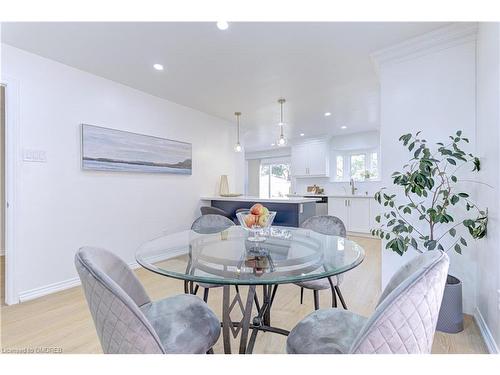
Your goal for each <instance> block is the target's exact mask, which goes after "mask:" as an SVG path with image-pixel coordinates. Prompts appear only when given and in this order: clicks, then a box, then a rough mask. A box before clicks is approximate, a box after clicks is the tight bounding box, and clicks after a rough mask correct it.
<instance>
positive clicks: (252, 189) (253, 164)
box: [245, 159, 260, 197]
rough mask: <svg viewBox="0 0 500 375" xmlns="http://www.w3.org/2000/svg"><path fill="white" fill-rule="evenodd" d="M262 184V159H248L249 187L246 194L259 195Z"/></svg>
mask: <svg viewBox="0 0 500 375" xmlns="http://www.w3.org/2000/svg"><path fill="white" fill-rule="evenodd" d="M259 184H260V159H250V160H247V189H246V191H245V193H246V195H250V196H253V197H257V196H258V195H259V191H260V189H259Z"/></svg>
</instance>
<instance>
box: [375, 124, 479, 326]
mask: <svg viewBox="0 0 500 375" xmlns="http://www.w3.org/2000/svg"><path fill="white" fill-rule="evenodd" d="M449 138H450V141H449V142H448V143H447V144H445V143H441V142H440V143H437V144H436V146H434V147H431V146H430V145H429V143H427V141H426V140H425V139H422V138H421V137H420V132H417V133H416V134H415V135H413V134H404V135H402V136H401V137H400V138H399V140H400V141H401V142H402V143H403V145H404V146H405V147H406V148H408V151H409V152H410V153H411V159H410V161H409V162H408V164H406V165H405V166H403V170H402V171H397V172H394V173H393V174H392V178H393V183H394V185H395V186H397V187H398V188H400V189H401V190H402V191H401V192H400V193H399V194H391V193H389V192H385V189H386V188H384V189H382V190H381V191H379V192H377V193H376V194H375V199H376V200H377V202H378V203H379V204H381V205H383V206H384V207H386V209H387V211H386V212H385V213H384V214H383V215H378V216H377V217H376V218H375V220H376V221H377V222H379V223H381V226H380V227H379V228H377V229H373V230H372V234H373V235H376V236H379V237H380V238H381V239H385V240H386V241H387V244H386V248H387V249H390V250H392V251H394V252H396V253H398V254H399V255H403V254H404V253H405V252H406V251H407V250H408V248H409V247H412V248H414V249H415V250H416V251H418V252H424V251H427V250H434V249H438V250H443V251H449V250H451V249H453V250H454V251H455V252H457V253H459V254H461V253H462V248H464V247H467V240H466V239H465V237H466V236H467V235H466V234H465V233H461V232H468V234H469V236H470V237H471V238H473V239H476V240H477V239H481V238H483V237H484V236H485V235H486V232H487V226H488V210H487V209H481V208H479V207H478V206H477V204H476V203H474V202H473V201H472V200H471V198H470V196H469V193H467V192H465V191H464V190H465V187H464V183H466V182H476V181H475V180H473V179H467V178H466V177H460V176H459V175H457V174H456V172H457V170H459V169H461V168H462V169H463V167H465V166H470V167H471V171H472V172H479V171H480V170H481V162H480V160H479V158H478V157H476V156H474V155H473V154H471V153H466V152H464V151H463V150H462V148H461V147H463V145H464V144H465V143H469V140H468V139H467V138H465V137H464V136H463V135H462V131H460V130H459V131H457V132H456V133H455V134H454V135H451V136H450V137H449ZM465 229H466V231H465ZM455 280H458V279H457V278H455V277H453V276H449V277H448V280H447V284H446V288H445V292H444V298H443V305H442V307H441V312H440V314H439V320H438V325H437V327H438V328H437V329H438V330H440V331H444V332H448V333H456V332H460V331H462V330H463V314H462V292H461V286H462V284H461V282H460V281H459V280H458V281H459V282H458V283H457V282H455Z"/></svg>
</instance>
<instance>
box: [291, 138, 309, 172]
mask: <svg viewBox="0 0 500 375" xmlns="http://www.w3.org/2000/svg"><path fill="white" fill-rule="evenodd" d="M291 160H292V165H291V167H292V175H293V176H306V175H307V174H308V173H307V172H308V170H307V166H308V155H307V145H305V144H301V145H296V146H293V147H292V157H291Z"/></svg>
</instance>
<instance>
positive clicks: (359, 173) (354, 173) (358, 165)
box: [351, 154, 366, 181]
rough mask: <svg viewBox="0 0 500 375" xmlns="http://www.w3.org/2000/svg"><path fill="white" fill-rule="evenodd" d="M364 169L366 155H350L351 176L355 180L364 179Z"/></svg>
mask: <svg viewBox="0 0 500 375" xmlns="http://www.w3.org/2000/svg"><path fill="white" fill-rule="evenodd" d="M365 171H366V155H365V154H354V155H351V178H352V179H354V180H356V181H362V180H364V179H365Z"/></svg>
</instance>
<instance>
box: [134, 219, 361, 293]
mask: <svg viewBox="0 0 500 375" xmlns="http://www.w3.org/2000/svg"><path fill="white" fill-rule="evenodd" d="M260 235H261V236H263V237H264V238H265V240H264V241H263V242H251V241H248V232H247V231H246V230H244V229H243V228H242V227H241V226H233V227H230V228H228V229H226V230H224V231H222V232H220V233H215V234H199V233H196V232H194V231H192V230H187V231H184V232H180V233H176V234H168V235H163V236H160V237H158V238H156V239H154V240H151V241H148V242H146V243H145V244H143V245H142V246H141V247H140V248H139V250H138V251H137V253H136V259H137V262H138V263H139V264H140V265H141V266H143V267H144V268H146V269H148V270H150V271H153V272H156V273H158V274H161V275H165V276H169V277H173V278H176V279H181V280H187V281H195V282H199V283H208V284H220V285H266V284H286V283H294V282H299V281H308V280H316V279H321V278H324V277H328V276H333V275H337V274H340V273H343V272H346V271H348V270H350V269H352V268H354V267H356V266H358V265H359V264H360V263H361V262H362V261H363V258H364V255H365V253H364V250H363V248H362V247H361V246H359V245H358V244H357V243H356V242H354V241H351V240H348V239H346V238H342V237H337V236H328V235H324V234H320V233H317V232H313V231H311V230H308V229H301V228H288V227H271V228H270V229H268V230H267V231H266V232H265V233H262V234H260Z"/></svg>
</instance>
